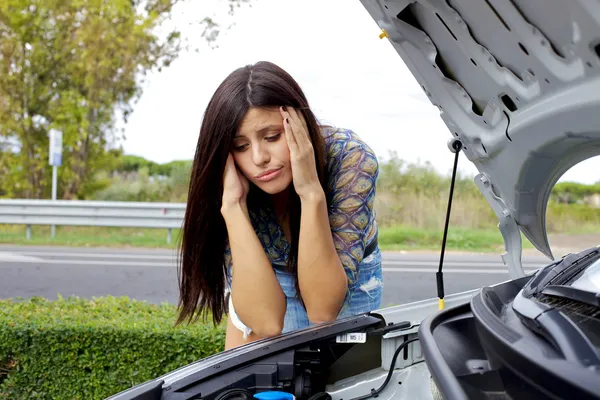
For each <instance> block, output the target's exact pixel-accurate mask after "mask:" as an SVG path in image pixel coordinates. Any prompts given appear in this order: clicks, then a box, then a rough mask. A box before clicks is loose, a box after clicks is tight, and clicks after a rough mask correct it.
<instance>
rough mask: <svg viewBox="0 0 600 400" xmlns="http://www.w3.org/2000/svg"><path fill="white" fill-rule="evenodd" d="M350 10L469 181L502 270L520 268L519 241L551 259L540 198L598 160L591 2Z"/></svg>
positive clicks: (397, 4) (599, 11)
mask: <svg viewBox="0 0 600 400" xmlns="http://www.w3.org/2000/svg"><path fill="white" fill-rule="evenodd" d="M361 2H362V4H363V5H364V7H365V8H366V9H367V11H368V12H369V13H370V14H371V16H372V18H373V19H374V20H375V22H376V23H377V24H378V25H379V27H380V28H381V29H382V30H383V32H382V35H381V36H380V37H381V38H386V37H387V39H388V40H389V42H390V43H391V44H392V46H393V47H394V49H395V50H396V51H397V52H398V54H399V55H400V57H402V59H403V61H404V62H405V63H406V65H407V66H408V68H409V69H410V71H411V72H412V74H413V75H414V76H415V78H416V79H417V81H418V82H419V84H420V85H421V87H422V88H423V90H424V91H425V94H426V95H427V96H428V98H429V99H430V101H431V102H432V103H433V104H434V105H435V106H437V107H438V109H439V110H440V115H441V117H442V119H443V120H444V122H445V124H446V126H447V127H448V129H449V130H450V133H451V136H450V135H449V137H450V138H454V140H456V139H459V140H460V141H461V142H462V145H463V151H464V153H465V155H466V156H467V157H468V159H469V160H470V161H471V162H473V163H474V164H475V166H476V167H477V169H478V170H479V172H480V174H479V175H477V177H476V178H475V182H476V183H477V185H478V186H479V188H480V189H481V190H482V192H483V194H484V196H485V197H486V199H487V200H488V202H489V203H490V205H491V206H492V208H493V209H494V211H495V212H496V214H497V215H498V218H499V220H500V230H501V231H502V234H503V236H504V240H505V245H506V249H507V252H508V254H507V255H508V258H509V259H508V260H507V259H506V255H505V262H507V261H508V262H507V263H508V264H509V267H511V266H512V267H513V268H514V267H520V257H521V236H520V233H519V231H521V232H522V233H523V234H524V235H525V237H527V238H528V239H529V240H530V241H531V243H532V244H533V245H534V246H535V247H536V248H537V249H538V250H539V251H540V252H542V253H543V254H545V255H546V256H548V257H549V258H553V255H552V251H551V249H550V245H549V243H548V237H547V233H546V206H547V202H548V199H549V196H550V193H551V190H552V188H553V187H554V185H555V183H556V182H557V181H558V179H559V178H560V177H561V176H562V175H563V174H564V173H565V172H566V171H567V170H568V169H569V168H571V167H572V166H574V165H575V164H577V163H579V162H581V161H583V160H585V159H587V158H590V157H592V156H595V155H598V154H600V3H599V2H598V1H597V0H568V1H565V0H478V1H473V0H449V1H441V0H440V1H437V0H416V1H409V0H396V1H391V0H389V1H386V0H361ZM451 140H452V139H451ZM424 151H427V150H426V149H425V150H424ZM512 272H513V271H512V270H511V273H512Z"/></svg>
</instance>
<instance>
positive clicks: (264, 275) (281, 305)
mask: <svg viewBox="0 0 600 400" xmlns="http://www.w3.org/2000/svg"><path fill="white" fill-rule="evenodd" d="M221 213H222V215H223V218H224V219H225V224H226V226H227V232H228V237H229V246H230V249H231V257H232V261H233V263H232V264H233V267H232V284H231V296H232V297H231V299H232V301H233V305H234V308H235V312H236V314H237V315H238V316H239V317H240V320H241V321H242V322H243V323H244V325H246V326H247V327H249V328H250V329H252V331H253V332H254V334H255V335H256V336H260V337H268V336H275V335H279V334H280V333H281V331H282V329H283V321H284V316H285V310H286V300H285V295H284V293H283V290H282V289H281V286H280V285H279V281H278V280H277V277H276V276H275V273H274V272H273V267H272V266H271V263H270V261H269V259H268V257H267V255H266V254H265V251H264V249H263V247H262V245H261V244H260V241H259V240H258V236H256V233H255V232H254V229H253V227H252V224H251V222H250V218H249V216H248V212H247V210H246V208H245V207H244V206H242V205H231V206H228V207H224V208H223V209H222V211H221Z"/></svg>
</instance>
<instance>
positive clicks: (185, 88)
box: [123, 0, 600, 183]
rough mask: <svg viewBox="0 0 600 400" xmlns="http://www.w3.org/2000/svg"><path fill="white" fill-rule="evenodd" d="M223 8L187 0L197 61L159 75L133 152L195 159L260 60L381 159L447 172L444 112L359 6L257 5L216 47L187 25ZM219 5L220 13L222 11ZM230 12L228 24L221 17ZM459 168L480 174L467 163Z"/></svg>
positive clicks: (142, 108)
mask: <svg viewBox="0 0 600 400" xmlns="http://www.w3.org/2000/svg"><path fill="white" fill-rule="evenodd" d="M223 3H224V2H223V1H219V0H202V1H198V0H188V3H187V4H185V5H183V6H182V7H178V8H177V10H176V12H175V16H174V23H176V24H177V26H178V27H179V28H180V29H181V30H182V31H183V33H184V35H185V36H186V37H188V39H189V40H190V41H193V44H194V45H195V46H196V48H198V49H199V52H198V53H195V52H190V53H183V54H182V55H181V56H180V58H179V59H178V60H177V61H176V62H175V63H173V64H172V65H171V66H170V67H169V68H167V69H165V70H163V71H162V72H161V73H159V74H153V75H152V76H151V77H150V78H149V80H148V83H147V85H146V86H145V89H144V94H143V95H142V97H141V99H140V101H139V102H138V104H137V105H136V106H135V108H134V113H133V114H132V116H131V117H130V120H129V123H128V124H127V125H125V135H126V139H125V142H124V143H123V145H124V149H125V152H126V153H127V154H136V155H140V156H142V157H145V158H147V159H150V160H153V161H155V162H159V163H163V162H168V161H172V160H176V159H192V158H193V156H194V150H195V146H196V141H197V139H198V131H199V128H200V123H201V118H202V113H203V112H204V109H205V108H206V105H207V104H208V101H209V99H210V96H211V95H212V94H213V92H214V90H215V89H216V88H217V86H218V85H219V83H220V82H221V81H222V80H223V79H224V78H225V77H226V76H227V75H228V74H229V73H230V72H231V71H233V70H234V69H236V68H238V67H240V66H243V65H245V64H249V63H254V62H256V61H259V60H268V61H272V62H274V63H276V64H278V65H279V66H281V67H282V68H284V69H285V70H287V71H288V72H289V73H290V74H291V75H292V76H293V77H294V78H295V79H296V80H297V81H298V82H299V84H300V85H301V87H302V88H303V90H304V91H305V93H306V95H307V97H308V100H309V102H310V103H311V106H312V108H313V110H314V111H315V112H316V114H317V118H319V119H320V120H321V121H322V122H327V123H330V124H333V125H336V126H341V127H345V128H350V129H352V130H354V131H355V132H356V133H358V134H359V136H361V137H362V138H363V139H364V140H365V141H366V142H367V143H368V144H369V145H370V146H371V147H372V148H373V149H374V150H375V152H376V153H377V155H378V157H379V158H380V159H385V158H387V157H388V151H390V150H392V151H396V152H397V153H398V155H399V156H400V157H401V158H403V159H405V160H407V161H413V162H415V161H419V160H420V161H430V162H431V163H432V164H433V165H434V167H435V168H436V169H437V170H438V171H440V172H442V173H448V172H449V171H450V170H451V168H452V162H453V155H452V154H451V153H450V152H449V151H448V148H447V146H446V142H447V140H448V139H449V138H450V137H451V135H450V132H449V131H448V129H447V128H446V126H445V125H444V124H443V122H442V120H441V118H440V117H439V113H438V110H437V108H435V107H434V106H433V105H432V104H431V103H430V102H429V100H428V99H427V98H426V97H425V95H424V94H423V92H422V90H421V88H420V87H419V85H418V84H417V82H416V81H415V79H414V78H413V76H412V75H411V74H410V72H409V71H408V69H407V68H406V66H405V65H404V64H403V62H402V60H401V58H400V56H399V55H398V54H397V53H396V51H395V50H394V49H393V48H392V46H391V45H390V44H389V43H388V41H387V40H386V39H384V40H380V39H379V37H378V35H379V32H380V30H379V28H378V27H377V25H376V23H375V21H373V20H372V18H371V17H370V15H369V14H368V13H367V11H366V10H365V9H364V7H363V6H362V4H361V3H360V1H358V0H302V1H289V0H253V1H252V6H251V7H249V6H244V7H243V8H242V9H240V10H238V11H237V13H236V15H235V16H234V17H233V18H232V21H234V22H235V24H236V25H235V26H233V27H232V28H231V29H230V30H228V31H226V32H223V33H222V34H221V35H220V36H219V39H218V41H217V44H218V46H219V47H218V48H216V49H211V48H210V47H209V46H208V45H206V43H205V42H204V41H203V39H201V38H200V37H199V34H200V32H201V29H198V28H190V27H188V24H189V23H190V22H193V21H199V20H201V19H202V18H204V17H205V16H207V15H212V14H213V13H214V14H215V15H216V17H217V18H219V19H220V20H222V21H224V22H227V21H228V17H227V16H226V13H225V12H223V11H225V10H226V8H224V5H223ZM219 5H220V6H219ZM224 14H225V18H223V15H224ZM459 168H460V169H461V170H462V171H464V172H466V173H469V174H476V173H477V171H476V169H475V167H474V166H473V165H472V164H471V163H470V162H469V161H468V160H467V159H466V157H462V158H461V159H460V162H459ZM597 171H600V157H596V158H594V159H591V160H588V161H586V162H584V163H581V164H580V165H578V166H576V167H574V168H573V169H571V170H570V171H569V172H567V174H566V175H565V176H564V177H563V179H562V180H566V179H568V180H575V181H580V182H584V183H593V182H596V181H598V180H599V179H600V176H598V173H597Z"/></svg>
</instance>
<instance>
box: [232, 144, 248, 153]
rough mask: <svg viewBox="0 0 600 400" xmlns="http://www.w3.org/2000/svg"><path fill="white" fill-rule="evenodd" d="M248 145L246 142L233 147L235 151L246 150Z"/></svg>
mask: <svg viewBox="0 0 600 400" xmlns="http://www.w3.org/2000/svg"><path fill="white" fill-rule="evenodd" d="M247 147H248V144H246V143H245V144H241V145H239V146H233V149H234V150H235V151H244V150H246V148H247Z"/></svg>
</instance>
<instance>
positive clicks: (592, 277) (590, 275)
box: [569, 258, 600, 293]
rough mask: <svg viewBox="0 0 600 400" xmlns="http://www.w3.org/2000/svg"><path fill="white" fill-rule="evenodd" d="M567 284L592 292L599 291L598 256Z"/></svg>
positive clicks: (599, 267)
mask: <svg viewBox="0 0 600 400" xmlns="http://www.w3.org/2000/svg"><path fill="white" fill-rule="evenodd" d="M569 286H571V287H573V288H576V289H580V290H585V291H587V292H592V293H600V258H599V259H597V260H596V261H594V263H592V265H590V266H589V267H587V268H586V269H584V270H583V271H582V272H581V273H580V274H578V275H577V276H576V277H575V279H573V280H572V281H571V283H570V284H569Z"/></svg>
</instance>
